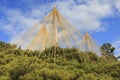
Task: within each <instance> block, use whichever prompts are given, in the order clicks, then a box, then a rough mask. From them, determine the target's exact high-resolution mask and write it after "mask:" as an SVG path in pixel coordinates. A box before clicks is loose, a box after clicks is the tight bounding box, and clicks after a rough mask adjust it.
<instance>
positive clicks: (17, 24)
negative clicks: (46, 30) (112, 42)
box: [0, 0, 120, 39]
mask: <svg viewBox="0 0 120 80" xmlns="http://www.w3.org/2000/svg"><path fill="white" fill-rule="evenodd" d="M23 2H24V3H26V4H28V2H29V4H30V6H28V5H27V6H28V7H30V10H29V11H23V10H15V9H9V8H5V9H3V10H2V12H3V13H4V14H5V15H6V20H0V21H1V22H2V23H0V26H1V27H0V29H1V30H2V31H4V32H6V34H9V35H11V39H14V38H15V37H16V36H18V33H21V32H22V31H23V30H27V29H28V28H29V27H32V26H33V25H35V24H36V23H37V22H39V20H41V18H43V16H45V15H46V13H48V12H49V11H50V9H52V7H53V6H54V4H56V6H57V8H58V10H60V12H61V13H62V14H63V16H64V17H65V18H67V19H68V20H69V21H70V22H71V23H72V24H73V25H75V26H76V27H79V29H80V30H82V31H83V30H88V31H105V30H106V29H107V28H106V26H105V25H104V23H102V22H101V19H103V18H106V17H109V16H112V15H113V14H114V11H113V5H114V6H115V7H116V8H117V9H118V10H120V0H114V1H113V0H78V1H77V4H76V2H75V1H74V0H69V1H67V0H62V1H61V0H57V1H56V3H47V4H42V5H40V4H39V5H38V4H37V5H36V3H34V2H33V1H32V0H27V1H26V0H24V1H23Z"/></svg>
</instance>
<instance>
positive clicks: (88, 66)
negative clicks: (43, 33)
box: [0, 42, 120, 80]
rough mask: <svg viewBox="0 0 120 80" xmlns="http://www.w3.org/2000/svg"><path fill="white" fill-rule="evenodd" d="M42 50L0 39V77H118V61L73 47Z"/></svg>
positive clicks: (49, 79)
mask: <svg viewBox="0 0 120 80" xmlns="http://www.w3.org/2000/svg"><path fill="white" fill-rule="evenodd" d="M53 49H54V47H51V48H48V49H46V50H45V51H43V52H42V53H40V52H39V51H31V50H21V49H20V48H18V49H17V48H16V45H10V44H8V43H4V42H0V80H120V62H119V61H114V60H112V61H111V59H103V58H101V57H98V56H96V55H95V54H94V53H91V52H79V50H77V49H76V48H64V49H63V48H60V47H57V48H56V52H57V53H56V54H55V55H54V54H52V51H53Z"/></svg>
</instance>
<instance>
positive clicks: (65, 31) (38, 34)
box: [21, 7, 82, 51]
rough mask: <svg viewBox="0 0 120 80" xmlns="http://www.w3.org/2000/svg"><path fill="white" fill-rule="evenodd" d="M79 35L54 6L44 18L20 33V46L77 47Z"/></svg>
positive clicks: (41, 49)
mask: <svg viewBox="0 0 120 80" xmlns="http://www.w3.org/2000/svg"><path fill="white" fill-rule="evenodd" d="M81 36H82V35H81V33H80V32H79V31H78V29H76V28H75V27H74V26H72V25H71V24H70V23H69V21H67V20H66V19H65V18H64V17H63V16H62V15H61V14H60V12H59V11H58V10H57V8H56V7H54V8H53V10H52V11H51V12H50V13H49V14H48V15H47V16H46V17H45V18H43V19H42V20H41V21H40V22H39V23H38V24H36V25H35V26H34V27H32V28H31V29H30V30H28V31H27V32H26V33H24V34H23V35H22V37H21V38H22V42H21V47H25V48H27V49H30V50H39V51H43V50H45V48H49V47H52V46H55V47H57V46H60V47H63V48H65V47H69V48H71V47H77V45H78V41H79V40H80V38H81Z"/></svg>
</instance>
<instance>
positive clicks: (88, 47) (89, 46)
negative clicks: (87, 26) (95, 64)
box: [80, 32, 101, 56]
mask: <svg viewBox="0 0 120 80" xmlns="http://www.w3.org/2000/svg"><path fill="white" fill-rule="evenodd" d="M80 51H83V52H94V53H95V54H96V55H98V56H101V54H100V47H99V45H98V44H97V42H96V41H95V40H94V39H93V38H92V37H91V36H90V35H89V34H88V32H86V33H85V34H84V36H83V38H82V40H81V41H80Z"/></svg>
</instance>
